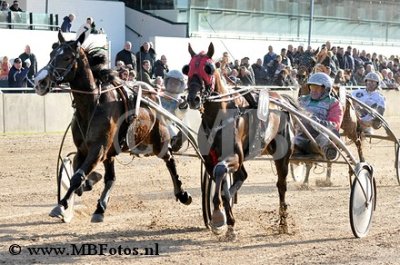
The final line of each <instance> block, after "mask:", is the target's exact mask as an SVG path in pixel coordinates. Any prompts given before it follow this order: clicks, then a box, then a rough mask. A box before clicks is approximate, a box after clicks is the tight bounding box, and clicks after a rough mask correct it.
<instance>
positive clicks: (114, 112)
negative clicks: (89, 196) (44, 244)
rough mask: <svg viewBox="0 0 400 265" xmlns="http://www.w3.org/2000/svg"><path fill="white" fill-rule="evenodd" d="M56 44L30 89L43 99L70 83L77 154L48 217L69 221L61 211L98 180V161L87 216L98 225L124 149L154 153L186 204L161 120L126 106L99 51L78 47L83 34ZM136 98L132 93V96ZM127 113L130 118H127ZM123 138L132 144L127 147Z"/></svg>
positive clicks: (188, 200) (144, 109) (120, 85)
mask: <svg viewBox="0 0 400 265" xmlns="http://www.w3.org/2000/svg"><path fill="white" fill-rule="evenodd" d="M58 40H59V44H56V45H53V51H52V52H51V54H50V61H49V63H48V64H47V65H46V66H45V67H44V68H43V69H41V70H40V71H39V72H38V74H37V76H36V78H35V90H36V93H37V94H38V95H41V96H44V95H46V94H47V93H48V92H50V91H51V90H52V89H53V87H54V86H57V85H59V84H60V83H65V82H69V84H70V87H71V89H70V92H71V93H72V95H73V105H74V107H75V112H74V116H73V119H72V124H71V130H72V136H73V141H74V144H75V146H76V148H77V153H76V155H75V157H74V160H73V170H74V174H73V176H72V178H71V181H70V187H69V189H68V191H67V193H66V194H65V196H64V197H63V198H62V199H61V201H60V202H59V204H58V205H57V206H56V207H55V208H54V209H53V210H52V211H51V212H50V216H52V217H59V218H61V219H63V220H68V219H70V218H69V216H66V214H68V213H67V211H66V209H67V208H68V207H69V206H70V205H69V199H70V197H71V195H72V193H73V192H76V193H78V195H81V193H82V191H86V190H91V189H92V186H93V185H94V184H95V183H96V182H98V181H99V180H100V179H101V174H99V173H97V172H95V171H94V170H95V168H96V166H97V165H98V164H99V163H103V165H104V168H105V173H104V184H105V185H104V189H103V191H102V194H101V196H100V198H99V200H98V203H97V207H96V210H95V212H94V213H93V215H92V222H102V221H103V220H104V213H105V210H106V208H107V206H108V201H109V197H110V193H111V189H112V187H113V186H114V183H115V179H116V177H115V170H114V161H115V156H116V155H118V154H119V153H120V152H121V151H129V152H130V153H131V154H133V155H139V154H145V155H156V156H158V157H160V158H161V159H163V160H164V162H165V163H166V165H167V168H168V170H169V173H170V175H171V178H172V181H173V185H174V194H175V196H176V198H177V200H179V201H180V202H182V203H184V204H190V203H191V201H192V198H191V196H190V194H189V193H187V192H186V191H184V190H183V188H182V182H181V180H180V179H179V175H178V174H177V171H176V164H175V160H174V158H173V156H172V153H171V150H170V149H169V141H170V137H169V131H168V128H167V125H166V123H165V121H164V120H163V119H162V118H161V117H159V116H160V115H157V113H156V112H155V110H152V109H150V108H148V107H146V106H144V105H142V104H141V105H140V106H135V108H134V109H135V111H133V110H132V109H130V108H129V107H128V105H129V102H127V100H128V95H127V91H126V90H125V89H124V87H123V83H122V82H121V80H120V79H119V78H118V77H116V75H117V74H116V73H115V72H114V71H112V70H110V69H105V68H104V67H105V65H106V63H107V57H106V56H105V55H104V54H102V53H101V52H102V51H103V50H102V49H99V48H92V47H91V46H90V45H88V46H87V48H84V47H83V45H82V44H83V43H84V41H85V33H83V34H81V35H80V36H79V37H78V39H77V40H76V41H66V40H65V39H64V37H63V35H62V34H61V32H59V33H58ZM142 86H143V89H142V91H143V94H144V95H146V96H148V97H149V98H150V99H152V100H154V101H157V100H158V98H157V95H155V94H154V93H150V91H149V90H146V87H145V85H144V83H138V84H136V86H135V87H134V89H132V90H135V89H136V90H135V91H137V90H138V89H141V88H142ZM136 95H137V94H135V92H132V95H131V96H133V97H136ZM133 102H134V101H133ZM139 104H140V102H139ZM132 112H134V113H133V114H134V115H129V114H132ZM125 139H126V140H125ZM127 139H130V142H131V144H129V145H128V146H127V144H126V142H127Z"/></svg>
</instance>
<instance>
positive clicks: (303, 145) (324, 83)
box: [293, 72, 343, 160]
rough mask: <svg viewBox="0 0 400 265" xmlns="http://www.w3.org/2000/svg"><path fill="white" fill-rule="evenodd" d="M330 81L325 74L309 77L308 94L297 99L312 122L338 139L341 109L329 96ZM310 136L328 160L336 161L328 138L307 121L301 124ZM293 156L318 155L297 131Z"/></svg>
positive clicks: (341, 115)
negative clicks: (321, 126)
mask: <svg viewBox="0 0 400 265" xmlns="http://www.w3.org/2000/svg"><path fill="white" fill-rule="evenodd" d="M332 84H333V82H332V79H331V78H330V77H329V76H328V75H327V74H325V73H322V72H318V73H315V74H313V75H311V76H310V78H309V79H308V81H307V85H308V87H309V89H310V94H309V95H305V96H301V97H300V98H299V105H300V106H301V107H302V108H303V109H304V110H305V111H306V112H308V115H309V116H310V117H311V119H312V120H314V121H316V122H318V123H319V124H321V125H323V126H325V127H326V128H328V129H329V130H331V131H332V132H333V133H334V134H335V135H336V136H338V137H339V129H340V125H341V123H342V120H343V109H342V107H341V105H340V102H339V101H338V100H337V99H336V98H335V97H334V96H332V95H331V89H332ZM303 124H304V125H305V127H306V128H307V130H308V131H309V132H310V134H311V135H312V136H313V138H314V139H315V141H316V143H317V144H318V145H319V147H320V148H321V150H322V151H323V152H324V154H325V157H326V158H327V159H328V160H334V159H336V157H337V155H338V152H337V150H336V148H335V147H333V146H332V144H331V143H330V142H329V140H328V136H327V135H326V134H324V133H322V132H319V131H317V130H316V129H315V128H314V127H312V126H311V125H310V124H309V123H308V122H307V121H305V122H304V123H303ZM294 143H295V153H294V154H293V155H294V156H300V157H301V156H303V157H307V156H309V155H314V154H319V152H318V150H315V148H314V147H313V145H312V144H311V140H310V139H309V138H308V137H307V136H306V134H305V133H304V132H303V131H301V130H297V132H296V136H295V141H294Z"/></svg>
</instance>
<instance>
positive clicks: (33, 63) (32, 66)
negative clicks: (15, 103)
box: [19, 45, 37, 87]
mask: <svg viewBox="0 0 400 265" xmlns="http://www.w3.org/2000/svg"><path fill="white" fill-rule="evenodd" d="M19 58H21V60H22V67H23V68H29V72H28V87H33V78H34V76H35V75H36V73H37V60H36V56H35V54H33V53H32V52H31V47H30V46H29V45H26V46H25V52H24V53H21V55H20V56H19ZM27 61H29V62H30V63H29V66H28V65H27V63H26V62H27Z"/></svg>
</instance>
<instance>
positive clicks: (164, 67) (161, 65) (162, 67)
mask: <svg viewBox="0 0 400 265" xmlns="http://www.w3.org/2000/svg"><path fill="white" fill-rule="evenodd" d="M168 72H169V69H168V64H167V57H166V56H165V55H161V57H160V60H157V61H156V62H155V64H154V76H155V77H156V78H157V77H158V76H161V78H163V79H164V77H165V74H166V73H168Z"/></svg>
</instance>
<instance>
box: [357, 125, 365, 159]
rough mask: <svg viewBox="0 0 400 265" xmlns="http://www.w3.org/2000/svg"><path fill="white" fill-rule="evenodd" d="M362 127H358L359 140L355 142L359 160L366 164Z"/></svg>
mask: <svg viewBox="0 0 400 265" xmlns="http://www.w3.org/2000/svg"><path fill="white" fill-rule="evenodd" d="M361 134H362V132H361V126H360V125H358V126H357V132H356V135H357V138H356V140H355V143H356V146H357V152H358V158H359V159H360V162H365V158H364V153H363V151H362V139H361Z"/></svg>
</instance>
